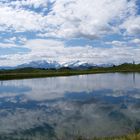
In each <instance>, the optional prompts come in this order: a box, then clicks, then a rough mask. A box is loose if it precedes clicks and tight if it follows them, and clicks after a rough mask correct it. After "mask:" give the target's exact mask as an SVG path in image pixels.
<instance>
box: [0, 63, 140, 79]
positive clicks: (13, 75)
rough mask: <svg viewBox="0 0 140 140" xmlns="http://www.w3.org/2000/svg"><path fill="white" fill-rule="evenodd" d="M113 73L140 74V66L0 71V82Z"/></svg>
mask: <svg viewBox="0 0 140 140" xmlns="http://www.w3.org/2000/svg"><path fill="white" fill-rule="evenodd" d="M113 72H125V73H126V72H140V64H138V65H133V64H122V65H119V66H113V67H109V68H89V69H86V70H80V69H77V70H76V69H69V68H61V69H58V70H56V69H50V70H46V69H33V68H23V69H14V70H0V80H10V79H25V78H41V77H55V76H71V75H83V74H96V73H113Z"/></svg>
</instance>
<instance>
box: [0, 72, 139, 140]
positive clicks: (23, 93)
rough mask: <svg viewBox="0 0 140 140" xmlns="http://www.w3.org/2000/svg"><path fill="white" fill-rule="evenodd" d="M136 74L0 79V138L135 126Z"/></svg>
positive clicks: (122, 130) (66, 135)
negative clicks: (1, 80)
mask: <svg viewBox="0 0 140 140" xmlns="http://www.w3.org/2000/svg"><path fill="white" fill-rule="evenodd" d="M139 84H140V74H138V73H136V74H135V75H134V74H131V73H129V74H119V73H114V74H96V75H82V76H71V77H57V78H42V79H30V80H29V79H28V80H11V81H3V82H1V84H0V139H5V140H6V139H12V138H13V139H27V140H28V139H29V140H32V139H41V140H46V139H48V140H66V139H67V140H72V139H73V138H75V137H77V136H84V137H87V138H90V137H94V136H113V135H122V134H127V133H129V132H134V131H139V130H140V85H139Z"/></svg>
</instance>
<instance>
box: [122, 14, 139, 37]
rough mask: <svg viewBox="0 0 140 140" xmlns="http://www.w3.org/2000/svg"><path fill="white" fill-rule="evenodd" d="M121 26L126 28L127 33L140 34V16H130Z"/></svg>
mask: <svg viewBox="0 0 140 140" xmlns="http://www.w3.org/2000/svg"><path fill="white" fill-rule="evenodd" d="M121 27H122V28H125V29H126V33H127V34H130V35H134V36H135V35H140V16H134V17H130V18H129V19H128V20H126V21H125V22H124V23H123V25H122V26H121Z"/></svg>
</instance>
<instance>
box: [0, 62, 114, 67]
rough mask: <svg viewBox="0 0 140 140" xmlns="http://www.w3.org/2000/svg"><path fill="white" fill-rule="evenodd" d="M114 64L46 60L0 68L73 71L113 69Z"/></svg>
mask: <svg viewBox="0 0 140 140" xmlns="http://www.w3.org/2000/svg"><path fill="white" fill-rule="evenodd" d="M111 66H113V64H101V65H95V64H93V63H87V62H83V61H79V60H78V61H70V62H65V63H59V62H57V61H46V60H38V61H31V62H29V63H24V64H21V65H18V66H14V67H6V66H5V67H0V69H16V68H29V67H30V68H44V69H51V68H55V69H58V68H64V67H66V68H71V69H88V68H93V67H111Z"/></svg>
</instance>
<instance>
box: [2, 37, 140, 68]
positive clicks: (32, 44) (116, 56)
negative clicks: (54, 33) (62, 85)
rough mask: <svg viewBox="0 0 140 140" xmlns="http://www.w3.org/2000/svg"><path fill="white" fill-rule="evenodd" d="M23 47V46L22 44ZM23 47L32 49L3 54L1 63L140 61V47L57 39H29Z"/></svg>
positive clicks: (116, 62)
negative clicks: (67, 43) (75, 43)
mask: <svg viewBox="0 0 140 140" xmlns="http://www.w3.org/2000/svg"><path fill="white" fill-rule="evenodd" d="M20 47H21V46H20ZM22 47H24V48H28V49H30V50H31V51H30V52H28V53H26V54H12V55H2V56H1V57H4V58H6V59H1V60H0V65H8V66H9V65H11V66H13V65H18V64H22V63H28V62H30V61H37V60H47V61H58V62H59V63H65V62H70V61H75V60H80V61H83V62H89V63H94V64H102V63H115V64H118V63H123V62H132V61H133V60H135V61H136V62H140V58H139V55H140V48H136V47H135V48H134V47H131V46H129V47H120V46H119V47H117V46H115V47H111V48H104V49H102V48H101V47H92V46H88V45H86V46H82V47H81V46H75V47H73V46H69V47H66V46H65V43H64V42H62V41H57V40H55V41H54V40H45V39H35V40H29V41H27V42H26V43H25V44H24V45H23V46H22Z"/></svg>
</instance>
